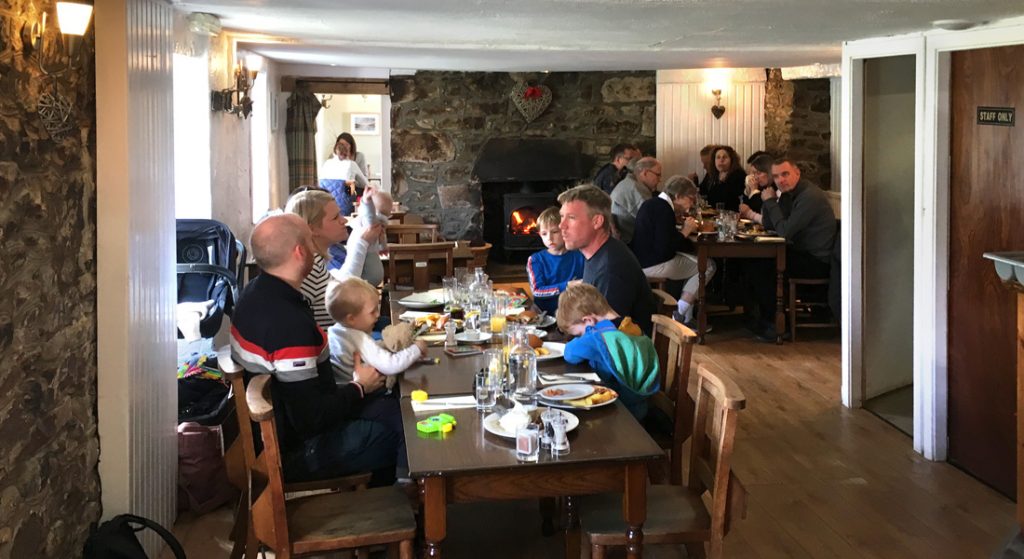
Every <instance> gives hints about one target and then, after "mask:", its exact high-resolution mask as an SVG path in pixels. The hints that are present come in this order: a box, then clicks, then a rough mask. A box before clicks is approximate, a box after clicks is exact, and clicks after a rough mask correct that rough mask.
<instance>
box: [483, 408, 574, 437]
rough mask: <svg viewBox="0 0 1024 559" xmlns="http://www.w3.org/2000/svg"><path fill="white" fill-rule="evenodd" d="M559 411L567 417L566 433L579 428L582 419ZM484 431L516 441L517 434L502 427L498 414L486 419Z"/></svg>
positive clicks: (490, 415)
mask: <svg viewBox="0 0 1024 559" xmlns="http://www.w3.org/2000/svg"><path fill="white" fill-rule="evenodd" d="M558 411H560V412H562V415H564V416H565V421H566V425H565V432H566V433H568V432H569V431H572V430H573V429H575V428H576V427H579V424H580V418H578V417H576V416H575V415H573V414H572V413H569V412H567V411H565V410H558ZM484 430H486V431H487V432H488V433H490V434H492V435H497V436H499V437H504V438H506V439H514V438H515V437H516V434H515V433H509V432H508V431H506V430H505V429H504V428H503V427H502V426H501V423H500V422H499V421H498V414H496V413H492V414H489V415H488V416H487V417H485V418H484Z"/></svg>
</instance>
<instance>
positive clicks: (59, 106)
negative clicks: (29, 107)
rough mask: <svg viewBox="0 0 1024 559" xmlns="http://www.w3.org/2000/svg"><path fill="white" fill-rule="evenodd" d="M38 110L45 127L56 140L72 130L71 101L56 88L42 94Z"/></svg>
mask: <svg viewBox="0 0 1024 559" xmlns="http://www.w3.org/2000/svg"><path fill="white" fill-rule="evenodd" d="M36 110H37V111H39V118H41V119H42V121H43V127H44V128H46V131H47V132H49V133H50V137H51V138H53V139H54V140H59V139H60V138H63V137H64V136H65V135H66V134H67V133H68V132H70V131H71V129H72V122H71V101H68V100H67V98H66V97H64V96H63V95H61V94H60V93H58V92H57V91H56V90H55V91H54V92H53V93H43V94H42V95H40V96H39V102H38V104H37V105H36Z"/></svg>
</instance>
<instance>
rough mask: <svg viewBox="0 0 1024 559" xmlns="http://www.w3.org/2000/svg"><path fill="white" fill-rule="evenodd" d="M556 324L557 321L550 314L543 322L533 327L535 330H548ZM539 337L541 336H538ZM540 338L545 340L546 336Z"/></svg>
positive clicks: (545, 316)
mask: <svg viewBox="0 0 1024 559" xmlns="http://www.w3.org/2000/svg"><path fill="white" fill-rule="evenodd" d="M555 322H556V321H555V317H553V316H551V315H550V314H548V315H544V320H541V321H540V322H539V323H538V324H534V325H533V327H534V328H547V327H549V326H554V325H555ZM537 335H538V336H540V334H537ZM540 337H542V338H543V337H544V336H540Z"/></svg>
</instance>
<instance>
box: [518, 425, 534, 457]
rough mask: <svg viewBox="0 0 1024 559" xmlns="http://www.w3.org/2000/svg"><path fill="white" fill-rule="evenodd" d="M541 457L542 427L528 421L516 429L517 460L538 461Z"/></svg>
mask: <svg viewBox="0 0 1024 559" xmlns="http://www.w3.org/2000/svg"><path fill="white" fill-rule="evenodd" d="M538 458H540V428H539V427H538V426H537V424H536V423H527V424H526V425H523V426H521V427H519V428H517V429H516V460H519V461H520V462H536V461H537V459H538Z"/></svg>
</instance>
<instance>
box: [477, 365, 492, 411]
mask: <svg viewBox="0 0 1024 559" xmlns="http://www.w3.org/2000/svg"><path fill="white" fill-rule="evenodd" d="M473 394H474V395H475V396H476V409H477V410H478V411H491V408H493V407H494V401H495V400H496V399H497V396H498V387H497V385H496V384H495V382H494V379H493V378H492V377H491V374H490V373H489V372H488V371H480V372H479V373H477V374H476V376H475V377H474V378H473Z"/></svg>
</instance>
